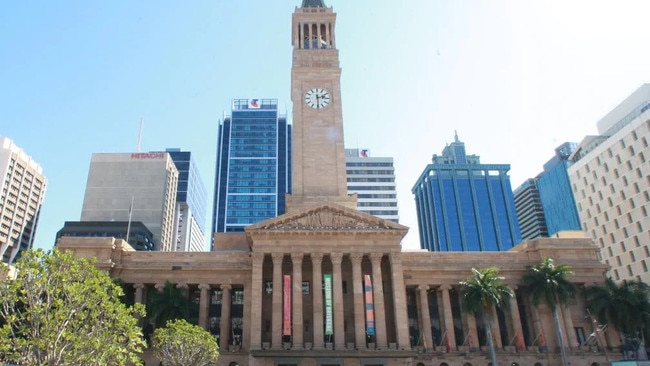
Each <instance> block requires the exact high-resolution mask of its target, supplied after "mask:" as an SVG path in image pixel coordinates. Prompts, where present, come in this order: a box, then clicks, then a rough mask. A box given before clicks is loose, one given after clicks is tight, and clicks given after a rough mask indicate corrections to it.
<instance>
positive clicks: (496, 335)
mask: <svg viewBox="0 0 650 366" xmlns="http://www.w3.org/2000/svg"><path fill="white" fill-rule="evenodd" d="M491 325H492V339H493V340H494V347H496V348H503V342H501V328H500V327H499V316H498V313H497V308H496V306H493V307H492V324H491Z"/></svg>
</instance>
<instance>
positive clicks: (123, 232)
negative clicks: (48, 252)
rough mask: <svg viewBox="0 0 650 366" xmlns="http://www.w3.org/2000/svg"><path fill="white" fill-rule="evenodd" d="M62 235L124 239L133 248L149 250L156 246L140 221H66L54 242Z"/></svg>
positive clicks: (151, 235)
mask: <svg viewBox="0 0 650 366" xmlns="http://www.w3.org/2000/svg"><path fill="white" fill-rule="evenodd" d="M64 236H68V237H103V238H116V239H124V240H126V241H127V242H128V243H129V245H130V246H131V247H133V249H135V250H144V251H151V250H154V248H155V247H156V243H155V242H154V238H153V233H152V232H151V231H150V230H149V229H148V228H147V227H146V226H145V225H144V224H143V223H142V222H141V221H131V222H129V221H66V222H65V224H64V225H63V228H61V230H59V231H58V232H57V233H56V241H55V242H58V241H59V239H60V238H61V237H64ZM127 237H128V239H127Z"/></svg>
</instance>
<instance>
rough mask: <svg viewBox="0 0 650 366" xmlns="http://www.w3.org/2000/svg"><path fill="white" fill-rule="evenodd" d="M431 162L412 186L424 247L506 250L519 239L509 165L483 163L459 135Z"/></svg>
mask: <svg viewBox="0 0 650 366" xmlns="http://www.w3.org/2000/svg"><path fill="white" fill-rule="evenodd" d="M432 160H433V163H432V164H429V165H427V167H426V168H425V169H424V171H423V172H422V174H421V175H420V177H419V178H418V180H417V182H416V183H415V185H414V186H413V189H412V192H413V194H415V205H416V210H417V216H418V227H419V229H420V247H421V248H422V249H426V250H430V251H435V252H438V251H444V252H447V251H503V250H508V249H510V248H512V247H513V246H515V244H518V243H519V242H520V241H521V233H520V230H519V223H518V222H517V216H516V211H515V203H514V197H513V194H512V188H511V186H510V177H509V176H508V171H509V170H510V165H509V164H481V163H480V157H479V156H478V155H467V154H466V152H465V144H464V143H463V142H461V141H460V140H459V139H458V135H456V136H455V140H454V142H452V143H451V144H449V145H448V146H446V147H445V148H444V150H443V151H442V155H433V159H432Z"/></svg>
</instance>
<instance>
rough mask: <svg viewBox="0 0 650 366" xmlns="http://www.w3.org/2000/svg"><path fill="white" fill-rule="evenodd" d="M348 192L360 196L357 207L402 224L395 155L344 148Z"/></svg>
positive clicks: (362, 210)
mask: <svg viewBox="0 0 650 366" xmlns="http://www.w3.org/2000/svg"><path fill="white" fill-rule="evenodd" d="M345 164H346V167H347V175H348V193H349V194H356V195H357V209H358V210H359V211H361V212H365V213H367V214H370V215H373V216H377V217H381V218H382V219H385V220H390V221H392V222H395V223H399V213H398V209H397V189H396V186H395V167H394V166H393V158H381V157H374V156H371V155H370V151H369V150H367V149H345Z"/></svg>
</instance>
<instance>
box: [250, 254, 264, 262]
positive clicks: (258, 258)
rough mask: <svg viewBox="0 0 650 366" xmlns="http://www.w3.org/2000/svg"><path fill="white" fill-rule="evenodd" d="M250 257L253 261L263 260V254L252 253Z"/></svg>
mask: <svg viewBox="0 0 650 366" xmlns="http://www.w3.org/2000/svg"><path fill="white" fill-rule="evenodd" d="M251 257H252V258H253V260H254V261H256V262H261V261H263V260H264V253H261V252H253V253H251Z"/></svg>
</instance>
